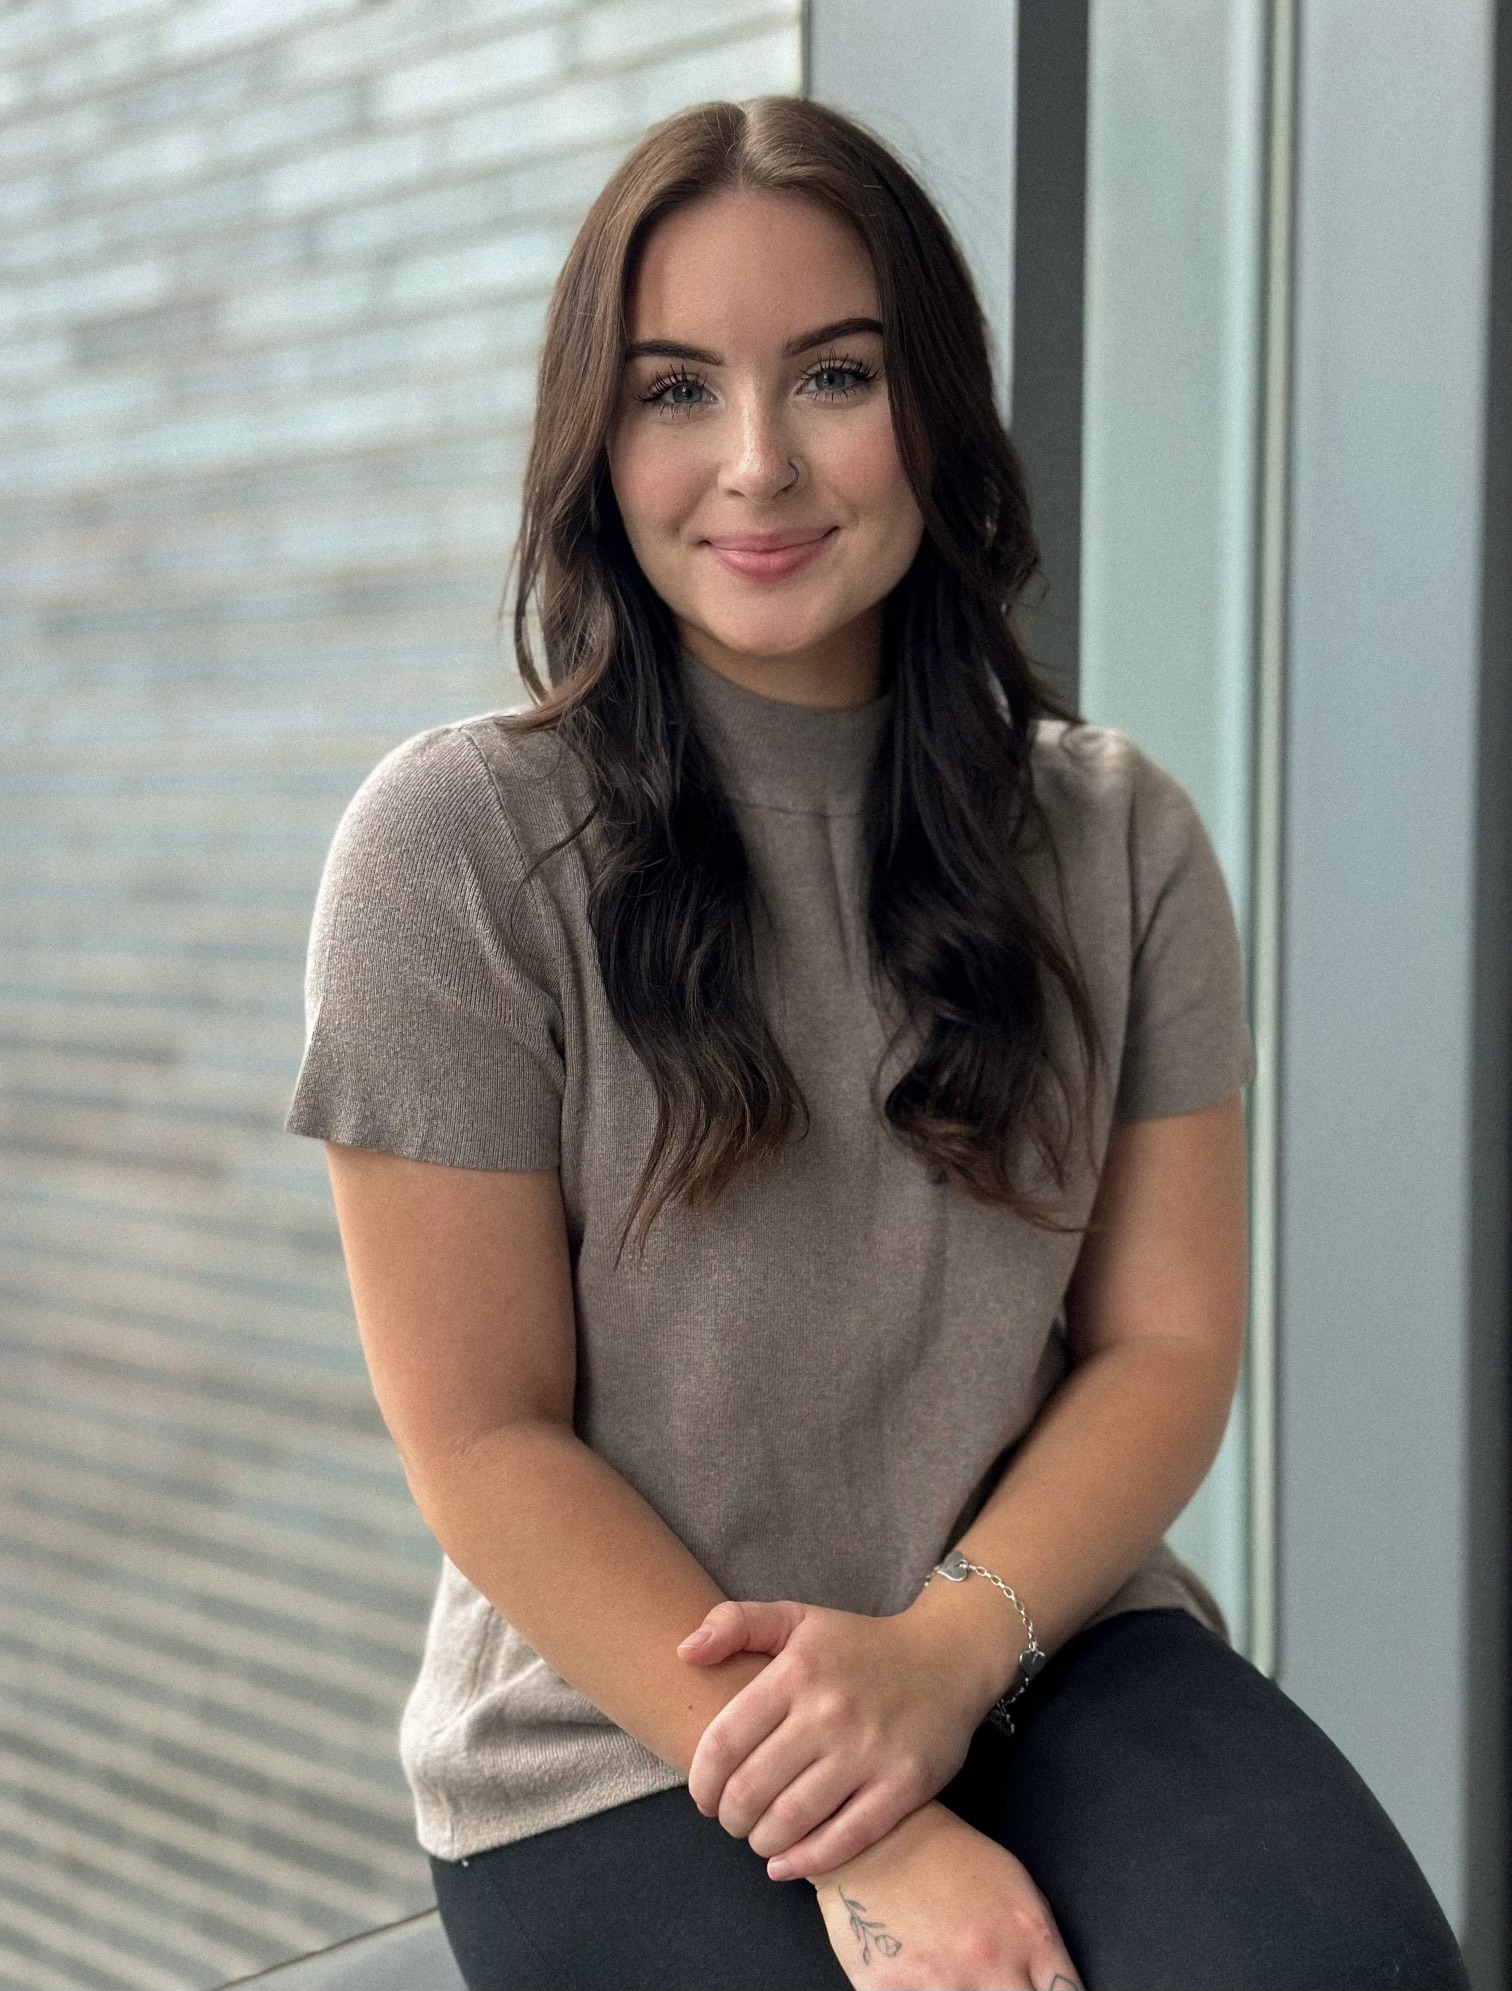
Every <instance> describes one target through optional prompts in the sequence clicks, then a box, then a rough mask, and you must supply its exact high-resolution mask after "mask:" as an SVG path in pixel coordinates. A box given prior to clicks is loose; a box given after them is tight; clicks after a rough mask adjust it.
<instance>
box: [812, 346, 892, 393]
mask: <svg viewBox="0 0 1512 1991" xmlns="http://www.w3.org/2000/svg"><path fill="white" fill-rule="evenodd" d="M876 377H877V369H876V368H875V367H874V366H868V365H867V363H866V362H865V360H859V359H850V358H845V357H842V356H840V355H838V354H837V355H834V356H831V357H827V358H825V359H821V360H816V361H815V363H814V364H813V365H812V366H811V367H810V368H809V369H808V371H807V373H805V374H804V376H803V379H802V382H801V385H802V386H803V388H804V390H805V392H807V393H809V394H811V395H812V396H813V397H814V399H815V400H818V401H844V400H847V399H849V397H850V396H851V395H852V394H859V393H860V392H861V390H862V389H863V388H864V387H867V386H869V385H870V383H871V382H872V381H874V380H875V379H876Z"/></svg>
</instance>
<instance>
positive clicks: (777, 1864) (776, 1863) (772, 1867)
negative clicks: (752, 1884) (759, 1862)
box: [767, 1860, 793, 1880]
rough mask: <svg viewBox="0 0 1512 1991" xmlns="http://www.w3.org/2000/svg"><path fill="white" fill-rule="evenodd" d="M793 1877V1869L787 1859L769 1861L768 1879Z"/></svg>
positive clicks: (788, 1878)
mask: <svg viewBox="0 0 1512 1991" xmlns="http://www.w3.org/2000/svg"><path fill="white" fill-rule="evenodd" d="M792 1877H793V1869H792V1867H791V1866H790V1865H789V1864H788V1862H787V1861H786V1860H768V1861H767V1878H768V1880H791V1879H792Z"/></svg>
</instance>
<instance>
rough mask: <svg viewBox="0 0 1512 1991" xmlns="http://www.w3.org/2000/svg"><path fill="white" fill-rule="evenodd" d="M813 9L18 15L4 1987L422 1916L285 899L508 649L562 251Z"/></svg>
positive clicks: (4, 518)
mask: <svg viewBox="0 0 1512 1991" xmlns="http://www.w3.org/2000/svg"><path fill="white" fill-rule="evenodd" d="M799 41H800V34H799V22H798V8H797V4H796V0H743V4H742V3H741V0H682V4H672V0H620V4H611V5H598V6H591V5H572V4H565V0H560V3H559V4H551V0H535V4H529V0H427V3H426V4H422V3H421V0H372V4H359V0H12V4H10V5H9V6H6V7H4V8H3V9H0V563H3V569H4V574H3V588H0V1584H3V1592H4V1609H3V1613H0V1985H14V1986H25V1987H26V1991H43V1987H47V1986H70V1987H77V1986H111V1987H114V1986H133V1987H142V1991H169V1987H176V1986H207V1985H212V1984H218V1983H220V1982H222V1981H223V1980H225V1979H226V1978H229V1977H232V1976H235V1975H237V1974H239V1973H241V1972H244V1971H248V1970H251V1969H253V1968H254V1967H256V1966H258V1965H260V1964H263V1963H266V1962H270V1961H272V1960H274V1959H276V1958H279V1957H282V1956H286V1955H292V1954H295V1953H299V1952H302V1951H305V1950H308V1949H311V1948H314V1947H316V1946H318V1945H320V1944H322V1943H326V1942H329V1941H331V1940H333V1939H335V1938H337V1937H339V1936H341V1935H343V1934H346V1933H349V1932H351V1931H353V1930H355V1929H358V1928H361V1927H368V1926H372V1925H374V1924H376V1923H378V1922H380V1921H383V1920H386V1919H391V1918H393V1917H394V1916H397V1915H400V1914H403V1913H405V1912H407V1911H409V1910H410V1909H412V1908H414V1907H416V1906H417V1905H420V1904H421V1903H422V1902H424V1901H425V1900H426V1899H427V1898H428V1892H429V1890H428V1881H427V1877H426V1874H425V1871H424V1866H423V1862H422V1860H421V1858H420V1856H419V1854H418V1852H417V1851H416V1849H415V1847H414V1845H413V1841H412V1833H411V1824H410V1813H409V1803H408V1795H407V1793H406V1792H405V1790H404V1788H403V1784H402V1780H401V1779H400V1777H399V1773H398V1770H397V1766H396V1764H395V1761H394V1726H395V1721H396V1718H397V1714H398V1710H399V1707H400V1704H401V1702H402V1700H403V1697H404V1694H405V1692H406V1690H407V1687H408V1684H409V1681H410V1679H411V1677H412V1674H413V1670H414V1667H415V1664H416V1659H417V1655H418V1650H419V1643H420V1637H421V1633H422V1628H423V1621H424V1615H425V1610H426V1607H427V1604H428V1601H429V1595H430V1590H431V1586H432V1581H433V1576H434V1570H435V1563H436V1551H435V1549H434V1546H433V1545H432V1544H431V1542H430V1541H429V1538H428V1537H427V1535H426V1533H425V1531H424V1529H423V1527H422V1526H421V1524H420V1523H419V1521H418V1519H417V1517H416V1516H415V1514H414V1512H413V1510H412V1508H411V1506H410V1504H409V1500H408V1496H407V1494H406V1492H405V1489H404V1486H403V1482H402V1479H401V1476H400V1474H399V1472H398V1469H397V1465H396V1463H395V1460H394V1458H393V1456H392V1453H391V1449H390V1447H389V1445H388V1442H387V1439H386V1438H385V1436H384V1435H383V1433H382V1430H381V1427H380V1426H379V1424H378V1421H377V1418H376V1415H375V1413H374V1412H373V1410H372V1408H371V1405H370V1400H369V1395H368V1390H367V1386H366V1382H365V1379H364V1377H363V1373H362V1369H361V1364H360V1358H359V1354H358V1350H357V1346H356V1337H355V1331H354V1329H353V1327H352V1325H351V1319H350V1312H349V1308H348V1304H347V1300H346V1294H345V1286H344V1282H343V1278H342V1272H341V1265H340V1259H339V1254H338V1251H337V1247H336V1243H335V1237H334V1231H333V1226H332V1223H331V1220H330V1216H329V1211H328V1203H327V1196H326V1188H325V1180H324V1173H323V1168H322V1165H321V1160H320V1156H319V1153H318V1151H317V1150H316V1149H315V1148H314V1147H313V1146H312V1145H310V1144H305V1143H301V1142H297V1141H294V1140H292V1139H290V1138H289V1137H287V1136H285V1135H284V1134H283V1133H282V1132H281V1120H282V1114H283V1110H284V1105H285V1102H286V1098H287V1093H288V1088H289V1084H290V1080H291V1078H292V1075H293V1071H294V1068H295V1065H296V1063H297V1059H298V1054H299V1048H300V1041H301V1015H300V976H301V967H302V960H303V951H304V938H305V931H306V927H307V922H308V916H309V909H310V901H311V896H312V894H313V891H314V886H315V881H316V878H317V875H318V871H319V865H320V860H321V857H322V855H323V852H324V850H325V847H326V844H327V841H328V839H329V836H330V833H331V830H332V828H333V827H334V824H335V821H336V818H337V816H338V815H339V813H340V810H341V808H342V805H343V804H344V802H345V801H346V799H347V797H348V796H349V795H350V793H351V791H352V789H353V788H354V787H355V786H356V784H357V782H358V781H359V780H360V778H361V777H362V775H363V774H364V773H365V772H366V771H367V769H368V768H369V767H370V766H371V765H372V764H373V762H374V761H375V760H376V759H377V758H378V757H379V755H380V754H382V753H383V752H384V751H385V750H386V749H387V748H388V747H390V746H391V745H393V744H394V743H395V742H396V741H398V740H399V739H401V738H403V737H404V736H405V735H406V734H408V733H410V732H412V731H414V730H416V729H417V728H419V727H421V726H425V725H429V724H432V723H434V722H436V721H439V720H442V719H446V718H451V717H456V716H458V715H461V714H464V713H467V712H471V711H477V710H480V709H483V708H485V707H488V706H493V705H498V704H503V703H510V702H513V701H514V699H515V696H516V687H515V686H514V684H513V683H512V680H511V678H510V675H509V672H508V670H507V668H506V665H505V662H504V660H503V652H502V649H501V647H500V646H499V644H498V642H497V640H496V637H495V631H494V616H495V611H496V608H497V605H498V598H499V591H500V583H501V579H502V574H503V566H504V559H505V555H506V552H507V547H508V543H509V540H510V537H511V535H512V532H513V528H514V521H515V490H516V484H517V480H518V476H519V471H520V465H521V461H522V455H523V450H524V447H525V443H526V438H527V424H528V419H529V411H530V402H531V391H532V374H533V363H534V351H535V345H536V340H537V337H538V334H539V329H540V324H541V318H542V312H543V308H544V303H545V298H546V295H547V292H548V290H549V286H550V283H551V279H552V277H553V275H554V272H555V270H556V268H557V265H558V263H559V261H560V259H561V256H562V254H563V252H564V250H565V248H566V245H567V243H568V241H569V240H570V238H571V235H572V231H573V229H574V227H575V225H576V222H577V219H578V217H579V216H580V214H581V212H582V210H583V208H584V207H585V205H586V203H587V202H588V200H589V199H590V198H591V196H592V195H593V193H594V192H595V191H596V190H597V188H598V187H599V185H600V184H601V183H602V181H603V179H604V177H605V175H606V173H607V172H608V170H609V169H610V167H611V166H612V165H613V164H614V162H615V161H616V159H617V158H618V157H619V156H620V155H621V154H622V152H623V151H624V149H625V148H626V146H627V145H628V143H629V142H631V141H632V140H633V138H634V137H635V136H636V135H637V133H638V132H639V131H640V130H641V129H642V128H643V127H644V125H645V124H646V123H648V122H649V121H651V120H653V119H654V118H657V117H659V116H662V115H664V114H665V113H667V112H669V111H671V110H673V109H675V108H677V107H678V106H679V105H681V104H684V103H687V102H691V101H695V100H697V99H700V98H704V97H710V96H747V95H751V94H754V93H756V92H759V91H764V90H791V89H796V88H797V87H798V85H799Z"/></svg>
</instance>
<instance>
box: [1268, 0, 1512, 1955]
mask: <svg viewBox="0 0 1512 1991" xmlns="http://www.w3.org/2000/svg"><path fill="white" fill-rule="evenodd" d="M1493 13H1494V7H1493V4H1492V3H1491V0H1442V4H1439V5H1436V6H1433V7H1431V8H1425V7H1423V6H1421V5H1419V4H1417V3H1416V0H1303V5H1302V8H1301V42H1300V98H1299V156H1298V179H1297V259H1296V316H1295V362H1294V364H1295V374H1294V380H1295V400H1294V429H1293V432H1294V443H1293V515H1292V544H1291V561H1292V568H1291V597H1290V618H1291V632H1290V650H1289V658H1288V672H1289V709H1288V726H1287V731H1288V749H1287V760H1286V789H1287V813H1286V824H1287V827H1286V847H1285V868H1286V879H1285V942H1284V946H1285V958H1286V967H1285V977H1284V1009H1285V1022H1284V1050H1283V1108H1282V1111H1283V1130H1284V1132H1283V1138H1284V1171H1283V1205H1282V1213H1281V1227H1282V1270H1281V1393H1282V1394H1281V1429H1282V1481H1281V1486H1282V1520H1281V1530H1282V1533H1281V1623H1280V1637H1281V1679H1282V1683H1283V1685H1284V1686H1285V1687H1286V1688H1287V1690H1288V1691H1289V1692H1290V1693H1291V1694H1292V1695H1293V1696H1294V1697H1295V1698H1296V1699H1297V1700H1299V1701H1300V1702H1301V1704H1302V1705H1303V1706H1304V1707H1305V1708H1306V1709H1307V1710H1308V1711H1309V1712H1310V1713H1311V1714H1312V1715H1313V1716H1314V1717H1315V1718H1316V1719H1317V1720H1318V1721H1319V1722H1320V1723H1321V1724H1322V1726H1323V1727H1324V1728H1325V1729H1326V1730H1327V1731H1328V1732H1329V1733H1330V1734H1331V1735H1332V1736H1333V1737H1334V1738H1335V1740H1336V1741H1338V1742H1339V1743H1340V1744H1341V1745H1342V1747H1343V1748H1344V1750H1345V1752H1346V1754H1347V1755H1348V1756H1349V1757H1350V1758H1351V1760H1352V1761H1353V1762H1354V1763H1355V1764H1356V1765H1357V1767H1358V1768H1359V1769H1360V1770H1361V1771H1362V1773H1363V1774H1364V1776H1365V1777H1366V1779H1367V1781H1368V1782H1369V1783H1370V1784H1371V1786H1372V1787H1373V1788H1374V1790H1375V1791H1376V1793H1377V1794H1378V1796H1379V1797H1380V1798H1381V1799H1382V1801H1383V1802H1384V1804H1385V1805H1386V1808H1387V1810H1388V1811H1389V1812H1390V1813H1391V1815H1392V1816H1393V1817H1394V1818H1395V1820H1396V1821H1397V1823H1398V1825H1399V1826H1400V1827H1401V1829H1402V1831H1403V1832H1404V1834H1405V1836H1406V1837H1407V1840H1408V1842H1409V1844H1410V1845H1411V1846H1412V1849H1413V1851H1414V1852H1415V1853H1416V1855H1417V1857H1418V1859H1419V1860H1420V1861H1421V1863H1422V1865H1423V1866H1424V1868H1425V1870H1426V1871H1427V1873H1428V1876H1429V1879H1430V1880H1431V1881H1432V1883H1433V1885H1434V1887H1435V1889H1436V1890H1437V1892H1438V1894H1439V1897H1440V1899H1441V1900H1442V1902H1443V1903H1444V1905H1445V1907H1446V1909H1447V1910H1448V1912H1449V1913H1450V1915H1451V1917H1453V1918H1454V1919H1455V1921H1456V1922H1457V1924H1459V1926H1461V1927H1462V1928H1463V1927H1464V1925H1465V1921H1466V1912H1467V1894H1466V1887H1467V1871H1468V1866H1467V1862H1468V1859H1469V1840H1470V1838H1471V1837H1472V1836H1473V1833H1472V1824H1473V1821H1471V1820H1469V1819H1468V1818H1467V1813H1466V1810H1465V1804H1464V1788H1465V1768H1466V1763H1467V1759H1468V1757H1469V1755H1470V1754H1471V1753H1472V1752H1473V1751H1474V1750H1475V1749H1476V1748H1477V1747H1478V1746H1482V1740H1483V1739H1482V1738H1479V1737H1477V1736H1475V1735H1472V1734H1471V1733H1470V1732H1469V1730H1468V1727H1467V1721H1468V1703H1467V1681H1468V1665H1469V1661H1468V1653H1467V1636H1468V1625H1469V1609H1470V1596H1471V1584H1472V1579H1473V1574H1474V1572H1473V1569H1472V1561H1471V1555H1472V1545H1471V1543H1470V1541H1469V1538H1468V1536H1467V1512H1468V1490H1469V1486H1470V1481H1471V1475H1472V1471H1473V1470H1474V1467H1475V1461H1474V1459H1473V1458H1472V1455H1471V1451H1470V1446H1469V1409H1470V1406H1469V1401H1468V1385H1469V1369H1468V1363H1469V1350H1470V1336H1471V1319H1470V1312H1469V1297H1468V1296H1469V1267H1470V1255H1471V1244H1472V1233H1473V1230H1474V1206H1473V1194H1472V1192H1473V1184H1472V1177H1471V1169H1470V1154H1471V1149H1470V1133H1471V1121H1470V1097H1471V1072H1472V1051H1473V1021H1474V1019H1473V1010H1472V970H1473V963H1474V953H1475V935H1474V921H1473V912H1474V905H1475V891H1476V869H1477V851H1476V761H1477V725H1478V699H1479V683H1480V612H1481V564H1480V563H1481V548H1482V535H1481V502H1482V475H1483V439H1484V438H1483V419H1484V392H1485V366H1486V300H1487V244H1488V194H1489V185H1490V137H1491V124H1490V111H1491V103H1490V79H1491V75H1492V43H1491V29H1492V19H1493ZM1501 1220H1502V1221H1504V1213H1503V1217H1502V1219H1501ZM1483 1981H1484V1982H1486V1983H1487V1984H1489V1982H1490V1981H1491V1980H1490V1979H1489V1978H1483Z"/></svg>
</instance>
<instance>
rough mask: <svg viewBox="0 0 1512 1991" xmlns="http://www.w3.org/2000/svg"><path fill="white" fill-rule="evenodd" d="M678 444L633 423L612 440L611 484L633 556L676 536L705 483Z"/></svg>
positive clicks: (677, 439)
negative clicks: (634, 553)
mask: <svg viewBox="0 0 1512 1991" xmlns="http://www.w3.org/2000/svg"><path fill="white" fill-rule="evenodd" d="M682 440H683V438H681V437H674V436H668V435H665V434H661V435H659V434H657V432H656V430H655V429H654V428H653V427H652V426H651V425H650V424H649V423H647V424H645V425H642V424H641V423H640V422H638V421H635V420H634V419H633V418H632V419H631V420H630V421H629V422H627V423H625V424H624V425H623V426H622V427H621V428H620V429H618V430H617V431H616V433H615V434H614V435H613V436H612V437H611V438H610V443H609V482H610V485H611V486H612V488H613V491H614V496H615V500H616V502H617V503H618V505H619V508H620V517H621V518H622V519H623V520H624V521H625V531H626V532H627V533H628V535H629V538H630V544H631V545H632V546H633V547H634V548H635V550H636V552H637V554H639V553H640V551H641V549H642V547H644V546H654V545H655V544H656V542H657V541H658V540H665V539H666V538H668V537H670V536H673V535H675V534H676V533H677V531H678V528H679V527H680V526H681V524H682V522H683V520H684V519H685V518H686V517H687V515H688V513H689V512H690V511H691V510H692V508H693V506H694V505H695V504H696V503H697V501H698V496H699V492H700V490H701V489H702V485H703V478H702V476H701V474H700V472H699V469H698V466H697V464H696V462H695V461H694V452H693V451H691V450H688V449H686V448H683V449H679V448H677V447H676V444H677V443H678V442H680V441H682Z"/></svg>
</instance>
